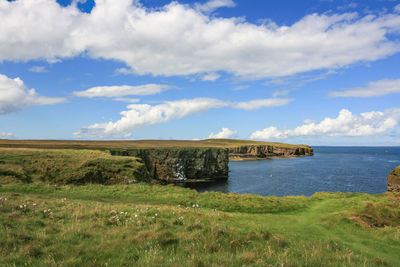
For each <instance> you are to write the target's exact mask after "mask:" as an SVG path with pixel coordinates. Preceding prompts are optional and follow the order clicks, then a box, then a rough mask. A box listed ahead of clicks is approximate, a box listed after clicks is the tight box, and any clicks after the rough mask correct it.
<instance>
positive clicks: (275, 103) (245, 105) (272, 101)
mask: <svg viewBox="0 0 400 267" xmlns="http://www.w3.org/2000/svg"><path fill="white" fill-rule="evenodd" d="M291 101H293V99H292V98H266V99H255V100H251V101H248V102H239V103H234V104H233V107H235V108H240V109H244V110H255V109H259V108H263V107H280V106H285V105H287V104H289V103H290V102H291Z"/></svg>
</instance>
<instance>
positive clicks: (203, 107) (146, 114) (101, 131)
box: [73, 98, 291, 138]
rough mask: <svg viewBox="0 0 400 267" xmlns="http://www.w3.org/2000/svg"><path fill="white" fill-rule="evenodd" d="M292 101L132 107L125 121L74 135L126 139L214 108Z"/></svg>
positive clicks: (205, 100) (206, 101) (212, 100)
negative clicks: (138, 132)
mask: <svg viewBox="0 0 400 267" xmlns="http://www.w3.org/2000/svg"><path fill="white" fill-rule="evenodd" d="M290 101H291V99H256V100H252V101H249V102H227V101H222V100H218V99H215V98H194V99H183V100H176V101H165V102H164V103H162V104H158V105H153V106H152V105H148V104H132V105H128V107H127V108H128V110H127V111H122V112H121V115H122V118H121V119H120V120H118V121H116V122H108V123H95V124H93V125H90V126H88V127H83V128H81V129H80V130H79V131H77V132H75V133H73V135H74V136H76V137H78V138H87V137H90V138H126V137H129V136H131V135H130V134H129V133H128V131H132V130H135V129H139V128H143V127H145V126H149V125H154V124H159V123H164V122H167V121H170V120H173V119H182V118H184V117H187V116H189V115H192V114H195V113H200V112H205V111H208V110H210V109H214V108H223V107H232V108H238V109H244V110H254V109H257V108H262V107H273V106H281V105H284V104H287V103H289V102H290Z"/></svg>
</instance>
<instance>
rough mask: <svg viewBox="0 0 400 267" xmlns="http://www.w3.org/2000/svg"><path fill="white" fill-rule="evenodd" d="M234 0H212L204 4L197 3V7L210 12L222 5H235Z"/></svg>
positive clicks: (199, 9)
mask: <svg viewBox="0 0 400 267" xmlns="http://www.w3.org/2000/svg"><path fill="white" fill-rule="evenodd" d="M234 6H236V4H235V2H233V1H232V0H210V1H208V2H206V3H204V4H195V9H196V10H198V11H201V12H205V13H210V12H213V11H215V10H216V9H218V8H221V7H234Z"/></svg>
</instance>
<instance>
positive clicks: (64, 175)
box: [0, 148, 150, 184]
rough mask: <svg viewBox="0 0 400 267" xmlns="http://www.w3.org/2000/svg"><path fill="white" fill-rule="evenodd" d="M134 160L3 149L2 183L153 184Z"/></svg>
mask: <svg viewBox="0 0 400 267" xmlns="http://www.w3.org/2000/svg"><path fill="white" fill-rule="evenodd" d="M149 180H150V177H149V176H148V174H147V170H146V167H145V166H144V164H143V163H142V162H141V161H140V160H139V159H138V158H134V157H119V156H111V154H110V153H109V152H103V151H98V150H72V149H36V148H35V149H33V148H0V184H4V183H15V182H24V183H28V182H35V183H50V184H87V183H100V184H128V183H132V182H138V181H149Z"/></svg>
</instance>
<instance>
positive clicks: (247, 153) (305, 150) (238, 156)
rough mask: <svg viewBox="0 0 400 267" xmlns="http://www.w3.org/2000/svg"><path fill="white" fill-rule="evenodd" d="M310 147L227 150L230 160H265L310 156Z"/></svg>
mask: <svg viewBox="0 0 400 267" xmlns="http://www.w3.org/2000/svg"><path fill="white" fill-rule="evenodd" d="M312 155H314V151H313V149H312V148H311V147H306V146H304V147H274V146H269V145H268V146H266V145H245V146H238V147H231V148H229V159H230V160H233V161H235V160H249V159H266V158H276V157H281V158H282V157H298V156H312Z"/></svg>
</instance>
